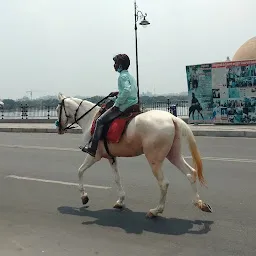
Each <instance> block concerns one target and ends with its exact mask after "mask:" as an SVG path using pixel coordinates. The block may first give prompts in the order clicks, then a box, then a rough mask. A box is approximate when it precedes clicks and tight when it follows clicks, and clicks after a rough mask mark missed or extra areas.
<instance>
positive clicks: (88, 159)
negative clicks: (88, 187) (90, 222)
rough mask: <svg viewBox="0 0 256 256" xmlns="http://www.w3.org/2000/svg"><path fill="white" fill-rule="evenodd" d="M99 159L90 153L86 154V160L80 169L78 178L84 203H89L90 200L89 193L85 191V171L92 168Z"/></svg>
mask: <svg viewBox="0 0 256 256" xmlns="http://www.w3.org/2000/svg"><path fill="white" fill-rule="evenodd" d="M96 162H97V160H96V158H95V157H92V156H90V155H89V154H88V155H87V156H86V158H85V160H84V162H83V163H82V165H81V166H80V167H79V169H78V179H79V190H80V192H81V199H82V203H83V204H87V203H88V201H89V197H88V195H87V193H86V192H85V189H84V184H83V175H84V172H85V171H86V170H87V169H88V168H90V167H91V166H92V165H93V164H94V163H96Z"/></svg>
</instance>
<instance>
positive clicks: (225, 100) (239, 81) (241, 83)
mask: <svg viewBox="0 0 256 256" xmlns="http://www.w3.org/2000/svg"><path fill="white" fill-rule="evenodd" d="M206 67H207V68H206ZM186 73H187V83H188V95H189V123H228V124H248V123H256V60H251V61H235V62H220V63H211V64H203V65H193V66H187V67H186ZM206 77H207V79H206ZM205 79H206V80H210V81H208V82H207V83H206V82H203V81H205ZM202 92H203V93H202ZM210 94H211V96H210ZM206 102H207V104H206ZM199 105H201V107H198V106H199ZM200 113H201V114H202V115H201V114H200Z"/></svg>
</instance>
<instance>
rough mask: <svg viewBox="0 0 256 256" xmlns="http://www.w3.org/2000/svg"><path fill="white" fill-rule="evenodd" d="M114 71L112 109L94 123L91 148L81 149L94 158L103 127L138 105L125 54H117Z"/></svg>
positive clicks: (135, 86)
mask: <svg viewBox="0 0 256 256" xmlns="http://www.w3.org/2000/svg"><path fill="white" fill-rule="evenodd" d="M113 60H114V69H115V71H117V72H119V73H120V75H119V77H118V90H119V91H118V92H112V93H111V96H112V97H114V96H117V95H118V97H117V99H116V100H115V103H114V105H113V107H111V108H110V109H108V110H107V111H106V112H104V113H103V114H102V115H101V116H100V117H99V118H98V119H97V121H96V125H95V131H94V134H93V137H92V143H91V147H83V148H82V151H83V152H86V153H88V154H90V155H91V156H93V157H95V154H96V151H97V147H98V142H99V140H100V138H101V134H102V131H103V127H104V125H105V124H107V123H109V122H111V121H112V120H114V119H115V118H117V117H118V116H120V115H121V114H122V113H123V112H124V111H125V110H126V109H127V108H129V107H131V106H133V105H135V104H137V103H138V96H137V90H138V89H137V83H136V81H135V79H134V77H133V76H132V75H131V74H130V73H129V72H128V68H129V66H130V59H129V57H128V56H127V55H126V54H118V55H116V56H115V57H114V58H113Z"/></svg>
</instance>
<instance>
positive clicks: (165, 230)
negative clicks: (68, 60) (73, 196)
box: [58, 206, 214, 235]
mask: <svg viewBox="0 0 256 256" xmlns="http://www.w3.org/2000/svg"><path fill="white" fill-rule="evenodd" d="M58 211H59V212H60V213H61V214H68V215H75V216H81V217H91V218H95V219H96V220H93V221H84V222H83V223H82V224H84V225H92V224H96V225H99V226H105V227H118V228H121V229H123V230H124V231H125V232H126V233H133V234H142V233H143V231H148V232H152V233H158V234H164V235H183V234H196V235H202V234H207V233H208V232H209V231H210V230H211V225H212V224H213V223H214V222H213V221H206V220H186V219H177V218H164V217H161V216H159V217H157V218H155V219H146V218H145V213H144V212H133V211H132V210H130V209H128V208H125V209H124V210H122V211H119V210H114V209H104V210H98V211H90V210H88V209H87V207H81V208H76V207H69V206H61V207H58Z"/></svg>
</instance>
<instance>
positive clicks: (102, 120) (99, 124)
mask: <svg viewBox="0 0 256 256" xmlns="http://www.w3.org/2000/svg"><path fill="white" fill-rule="evenodd" d="M121 114H122V112H121V111H120V110H119V109H118V108H115V107H111V108H110V109H108V110H107V111H106V112H104V113H103V114H102V115H101V116H100V117H99V118H98V119H97V120H96V124H95V131H94V134H93V137H92V144H91V149H92V150H93V151H94V152H96V151H97V147H98V143H99V140H100V138H101V134H102V131H103V127H104V125H105V124H107V123H109V122H111V121H112V120H114V119H115V118H117V117H118V116H120V115H121Z"/></svg>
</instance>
